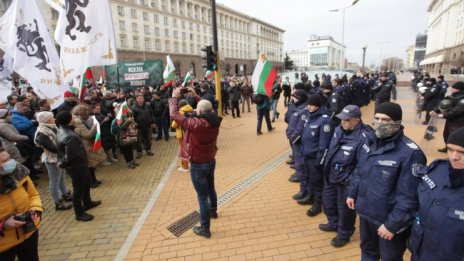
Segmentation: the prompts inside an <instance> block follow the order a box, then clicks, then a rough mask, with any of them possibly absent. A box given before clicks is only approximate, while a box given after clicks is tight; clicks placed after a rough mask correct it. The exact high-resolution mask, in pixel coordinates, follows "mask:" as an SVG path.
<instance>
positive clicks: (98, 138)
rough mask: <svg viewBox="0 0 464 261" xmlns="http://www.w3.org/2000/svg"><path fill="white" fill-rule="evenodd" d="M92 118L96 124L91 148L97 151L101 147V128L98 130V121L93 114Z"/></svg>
mask: <svg viewBox="0 0 464 261" xmlns="http://www.w3.org/2000/svg"><path fill="white" fill-rule="evenodd" d="M92 120H93V122H94V123H95V124H96V125H97V134H96V135H95V141H94V143H93V148H92V150H93V151H97V150H99V149H100V148H101V147H102V143H101V130H100V123H99V122H98V120H97V118H96V117H95V115H94V116H92Z"/></svg>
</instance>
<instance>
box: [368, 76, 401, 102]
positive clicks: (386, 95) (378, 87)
mask: <svg viewBox="0 0 464 261" xmlns="http://www.w3.org/2000/svg"><path fill="white" fill-rule="evenodd" d="M372 93H373V95H374V97H375V107H376V108H377V106H379V105H380V104H382V103H384V102H389V101H390V99H391V95H392V93H393V99H395V100H396V87H395V85H394V84H393V82H392V81H390V80H385V81H382V80H379V81H377V82H376V83H375V85H374V86H373V87H372Z"/></svg>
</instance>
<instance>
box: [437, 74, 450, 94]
mask: <svg viewBox="0 0 464 261" xmlns="http://www.w3.org/2000/svg"><path fill="white" fill-rule="evenodd" d="M437 87H438V88H439V89H440V100H443V99H444V98H445V95H446V92H447V91H448V83H447V82H446V81H445V76H443V75H438V77H437Z"/></svg>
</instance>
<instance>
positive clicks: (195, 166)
mask: <svg viewBox="0 0 464 261" xmlns="http://www.w3.org/2000/svg"><path fill="white" fill-rule="evenodd" d="M215 168H216V160H212V161H209V162H206V163H193V162H191V163H190V173H191V177H192V183H193V187H195V191H196V192H197V196H198V204H199V205H200V220H201V222H200V223H201V226H202V227H204V228H206V229H208V230H209V227H210V219H211V217H210V212H211V211H216V210H217V195H216V189H215V188H214V169H215Z"/></svg>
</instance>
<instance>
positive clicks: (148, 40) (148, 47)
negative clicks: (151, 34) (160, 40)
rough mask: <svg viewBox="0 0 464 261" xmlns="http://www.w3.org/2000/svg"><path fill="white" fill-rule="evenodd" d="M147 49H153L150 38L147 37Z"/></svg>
mask: <svg viewBox="0 0 464 261" xmlns="http://www.w3.org/2000/svg"><path fill="white" fill-rule="evenodd" d="M145 49H147V50H150V49H151V42H150V38H145Z"/></svg>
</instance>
